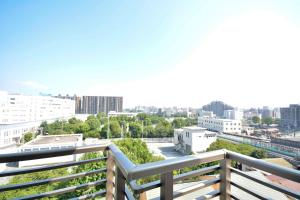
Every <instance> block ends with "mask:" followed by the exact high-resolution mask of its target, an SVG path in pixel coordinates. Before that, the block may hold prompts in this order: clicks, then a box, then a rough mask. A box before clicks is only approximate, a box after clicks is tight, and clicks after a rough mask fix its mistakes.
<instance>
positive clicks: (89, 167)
mask: <svg viewBox="0 0 300 200" xmlns="http://www.w3.org/2000/svg"><path fill="white" fill-rule="evenodd" d="M101 157H103V153H101V152H90V153H85V154H84V155H83V156H82V157H81V158H80V160H90V159H95V158H101ZM105 165H106V163H105V161H100V162H92V163H87V164H83V165H79V166H77V167H73V168H72V171H71V173H72V174H77V173H82V172H89V171H93V170H99V169H102V168H105ZM105 176H106V174H105V171H104V172H102V173H97V174H94V175H89V176H83V177H80V178H77V179H73V180H72V181H70V182H68V183H67V186H74V185H81V184H85V183H90V182H94V181H97V180H101V179H104V178H105ZM103 188H105V183H103V184H100V185H98V186H94V187H90V188H84V189H80V190H76V191H75V192H72V193H68V194H66V195H63V196H61V197H60V198H61V199H69V198H74V197H78V196H82V195H86V194H91V193H94V192H96V191H99V190H100V189H103Z"/></svg>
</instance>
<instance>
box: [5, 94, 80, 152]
mask: <svg viewBox="0 0 300 200" xmlns="http://www.w3.org/2000/svg"><path fill="white" fill-rule="evenodd" d="M74 115H75V101H74V100H71V99H60V98H54V97H50V96H31V95H22V94H11V93H8V92H6V91H0V147H3V146H9V145H12V144H18V143H19V142H20V141H21V138H22V136H23V134H24V133H26V132H28V131H33V132H35V131H37V129H38V127H39V126H40V124H41V123H42V122H43V121H48V122H53V121H55V120H62V119H64V120H67V119H69V118H71V117H74Z"/></svg>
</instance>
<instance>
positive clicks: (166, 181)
mask: <svg viewBox="0 0 300 200" xmlns="http://www.w3.org/2000/svg"><path fill="white" fill-rule="evenodd" d="M160 181H161V187H160V199H161V200H170V199H173V172H172V171H171V172H167V173H165V174H161V175H160Z"/></svg>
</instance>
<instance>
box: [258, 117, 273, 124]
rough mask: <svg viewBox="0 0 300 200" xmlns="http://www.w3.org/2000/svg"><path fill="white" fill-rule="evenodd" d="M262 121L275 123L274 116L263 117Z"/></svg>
mask: <svg viewBox="0 0 300 200" xmlns="http://www.w3.org/2000/svg"><path fill="white" fill-rule="evenodd" d="M261 122H262V123H263V124H267V125H270V124H272V123H273V119H272V117H263V118H262V120H261Z"/></svg>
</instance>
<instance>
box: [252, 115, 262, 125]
mask: <svg viewBox="0 0 300 200" xmlns="http://www.w3.org/2000/svg"><path fill="white" fill-rule="evenodd" d="M252 122H253V123H255V124H259V123H260V118H259V117H258V116H253V117H252Z"/></svg>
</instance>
